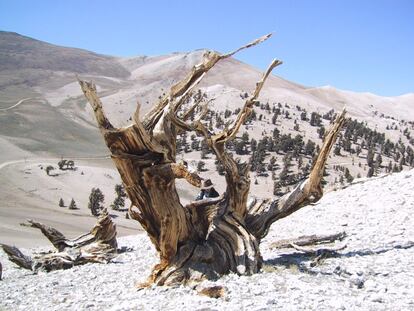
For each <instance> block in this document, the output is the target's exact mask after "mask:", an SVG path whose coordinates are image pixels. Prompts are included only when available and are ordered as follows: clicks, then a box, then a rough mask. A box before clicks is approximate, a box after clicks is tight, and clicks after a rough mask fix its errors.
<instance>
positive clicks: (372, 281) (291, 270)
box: [0, 170, 414, 311]
mask: <svg viewBox="0 0 414 311" xmlns="http://www.w3.org/2000/svg"><path fill="white" fill-rule="evenodd" d="M413 191H414V171H413V170H411V171H409V172H403V173H399V174H394V175H392V176H388V177H386V178H378V179H376V180H370V181H365V182H364V183H359V184H356V185H352V186H350V187H349V188H347V189H345V190H341V191H336V192H331V193H328V194H326V195H325V196H324V197H323V198H322V199H321V201H319V202H318V203H317V204H316V205H314V206H308V207H305V208H303V209H301V210H300V211H298V212H297V213H295V214H293V215H291V216H289V217H286V218H284V219H282V220H280V221H278V222H276V223H275V224H274V225H273V226H272V227H271V229H270V232H269V235H268V236H267V237H266V239H265V240H264V241H263V243H262V244H261V252H262V255H263V258H264V266H263V269H262V271H261V272H260V273H258V274H255V275H252V276H243V277H240V276H238V275H236V274H230V275H227V276H224V277H222V278H220V279H219V280H217V281H215V282H206V283H204V284H202V286H215V285H217V286H224V287H225V288H226V297H224V298H219V299H212V298H208V297H206V296H201V295H197V292H196V290H193V289H192V288H190V286H181V287H175V288H173V287H163V286H156V287H147V288H145V289H142V290H140V291H137V290H136V288H135V287H134V284H136V283H139V282H141V281H145V280H146V278H147V276H148V274H149V272H150V270H151V267H152V266H153V265H154V264H156V263H157V262H158V261H159V258H157V254H156V252H155V249H154V247H153V245H152V244H151V242H150V241H149V239H148V237H147V236H146V235H145V234H140V235H135V236H130V237H126V238H120V239H119V246H120V247H123V246H127V247H129V248H130V250H128V251H127V252H125V253H122V254H119V255H118V256H117V257H116V259H115V260H114V262H112V263H109V264H106V265H104V264H88V265H84V266H78V267H74V268H72V269H68V270H60V271H54V272H53V273H41V274H32V273H27V272H26V271H23V270H22V269H19V268H16V266H15V265H14V264H12V263H11V262H9V261H8V260H7V258H6V256H5V254H4V253H3V252H0V260H1V262H2V264H3V281H1V282H0V306H1V307H3V308H5V309H6V310H73V309H74V308H76V309H82V310H83V309H88V310H120V311H121V310H131V309H132V310H226V311H228V310H277V309H286V306H289V308H288V309H289V310H309V309H311V310H345V309H350V310H411V309H412V305H413V303H414V300H413V295H412V292H413V284H414V266H413V265H412V258H413V256H414V240H413V239H414V231H413V228H414V218H413V217H411V215H412V208H413V207H414V197H413V196H412V193H413ZM27 230H35V229H31V228H28V229H27ZM342 231H345V232H346V233H347V238H346V239H345V240H344V241H343V242H338V244H336V245H330V246H328V247H334V246H339V245H344V244H346V248H345V249H343V250H341V251H339V254H337V255H336V256H333V257H329V256H328V258H325V259H324V260H321V261H320V262H319V264H317V265H316V266H312V262H313V260H314V257H313V256H306V255H305V254H303V253H301V252H298V251H295V250H292V249H272V247H271V244H272V242H275V241H277V240H280V239H285V238H294V237H298V236H301V235H311V234H333V233H338V232H342ZM319 247H323V246H317V248H319ZM42 250H45V249H44V248H43V249H42ZM24 252H25V253H26V254H29V253H30V252H29V251H28V250H27V251H26V250H24ZM97 288H99V290H96V289H97ZM51 289H53V290H51Z"/></svg>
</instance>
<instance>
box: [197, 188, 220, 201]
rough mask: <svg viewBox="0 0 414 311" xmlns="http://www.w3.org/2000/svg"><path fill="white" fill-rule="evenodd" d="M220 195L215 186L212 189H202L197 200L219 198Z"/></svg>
mask: <svg viewBox="0 0 414 311" xmlns="http://www.w3.org/2000/svg"><path fill="white" fill-rule="evenodd" d="M219 196H220V194H219V193H218V192H217V191H216V189H214V188H213V187H212V188H210V189H201V191H200V193H199V194H198V196H197V198H196V201H200V200H205V199H209V198H217V197H219Z"/></svg>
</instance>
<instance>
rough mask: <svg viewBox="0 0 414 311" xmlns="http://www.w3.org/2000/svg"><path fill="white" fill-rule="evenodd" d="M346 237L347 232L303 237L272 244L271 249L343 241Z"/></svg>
mask: <svg viewBox="0 0 414 311" xmlns="http://www.w3.org/2000/svg"><path fill="white" fill-rule="evenodd" d="M345 237H346V233H345V232H339V233H335V234H326V235H316V234H313V235H303V236H300V237H298V238H295V239H285V240H279V241H276V242H273V243H272V244H270V248H271V249H281V248H291V247H293V246H292V245H297V246H309V245H319V244H326V243H332V242H335V241H342V240H343V239H344V238H345Z"/></svg>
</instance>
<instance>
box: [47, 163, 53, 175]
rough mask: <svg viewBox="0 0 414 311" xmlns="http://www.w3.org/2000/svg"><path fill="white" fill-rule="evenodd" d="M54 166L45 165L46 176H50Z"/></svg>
mask: <svg viewBox="0 0 414 311" xmlns="http://www.w3.org/2000/svg"><path fill="white" fill-rule="evenodd" d="M54 169H55V168H54V167H53V166H52V165H48V166H47V167H46V174H47V176H50V172H51V171H53V170H54Z"/></svg>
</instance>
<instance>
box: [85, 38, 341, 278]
mask: <svg viewBox="0 0 414 311" xmlns="http://www.w3.org/2000/svg"><path fill="white" fill-rule="evenodd" d="M269 37H270V35H267V36H264V37H262V38H259V39H258V40H255V41H253V42H252V43H250V44H248V45H246V46H243V47H242V48H240V49H237V50H236V51H234V52H231V53H228V54H224V55H220V54H218V53H216V52H208V53H206V54H205V55H204V58H203V61H202V63H201V64H199V65H197V66H195V67H194V68H193V69H192V71H191V72H190V73H189V74H188V75H187V76H186V77H185V78H184V79H183V80H182V81H180V82H179V83H177V84H176V85H174V86H173V87H172V88H171V90H170V92H169V94H167V95H166V96H165V97H164V98H162V99H161V100H160V102H159V103H157V104H156V105H154V108H153V109H152V110H151V111H150V112H149V113H148V114H147V115H146V116H144V118H143V119H142V120H141V119H140V116H139V105H138V107H137V110H136V113H135V115H134V123H133V124H132V125H130V126H127V127H124V128H114V126H113V125H112V124H111V123H110V121H109V120H108V118H107V117H106V116H105V113H104V111H103V109H102V103H101V101H100V99H99V97H98V95H97V92H96V87H95V85H94V84H93V83H91V82H86V81H81V80H80V81H79V84H80V86H81V89H82V91H83V93H84V94H85V96H86V98H87V100H88V101H89V103H90V104H91V106H92V108H93V111H94V113H95V117H96V120H97V123H98V126H99V128H100V130H101V133H102V136H103V138H104V141H105V143H106V145H107V146H108V148H109V150H110V151H111V154H112V159H113V161H114V163H115V166H116V167H117V169H118V171H119V173H120V175H121V178H122V181H123V183H124V186H125V189H126V192H127V194H128V196H129V198H130V200H131V202H132V205H131V207H130V209H129V214H130V216H131V218H133V219H135V220H137V221H139V222H140V224H141V225H142V227H143V228H144V230H145V231H146V232H147V233H148V235H149V237H150V239H151V241H152V243H153V244H154V246H155V248H156V249H157V251H158V253H159V256H160V263H159V264H157V265H156V266H155V267H154V268H153V271H152V273H151V275H150V277H149V279H148V282H147V283H146V284H143V285H149V284H153V283H155V284H158V285H164V284H166V285H168V284H176V283H187V284H192V283H193V282H194V283H197V282H199V281H200V280H202V279H205V278H208V279H212V278H216V277H218V276H220V275H222V274H225V273H228V272H235V273H238V274H252V273H256V272H258V271H259V270H260V267H261V264H262V258H261V255H260V249H259V243H260V240H261V238H262V237H264V236H265V235H266V233H267V231H268V229H269V227H270V225H271V224H272V223H273V222H274V221H276V220H278V219H280V218H282V217H286V216H288V215H289V214H291V213H293V212H294V211H296V210H298V209H299V208H300V207H302V206H304V205H306V204H308V203H311V202H315V201H316V200H318V199H319V198H320V197H321V196H322V190H321V187H320V181H321V177H322V173H321V171H322V170H323V167H324V165H325V162H326V159H327V156H328V154H329V151H330V149H331V147H332V145H333V143H334V142H335V137H336V135H337V133H338V131H339V129H340V127H341V125H342V123H343V120H344V113H343V114H342V115H341V116H340V117H339V118H338V120H337V121H336V122H335V125H334V127H333V129H332V130H331V132H329V133H328V135H327V138H326V139H325V143H324V145H323V147H322V148H321V153H320V155H319V157H318V160H317V161H316V162H315V166H314V168H313V170H312V172H311V174H310V176H309V178H308V179H307V180H306V181H305V182H303V183H301V185H300V186H298V187H297V188H296V189H295V190H293V191H292V192H291V193H290V194H288V195H286V196H285V197H284V198H282V199H281V200H276V201H271V200H267V201H265V202H256V204H253V205H251V206H249V207H248V206H247V199H248V194H249V188H250V179H249V170H248V165H247V164H246V163H241V162H239V161H236V160H235V159H233V157H232V156H231V154H229V153H227V152H226V150H225V143H226V142H227V141H229V140H231V139H233V138H234V137H235V136H236V134H237V132H238V130H239V128H240V126H241V125H242V124H243V123H244V122H245V121H246V119H247V118H248V117H249V115H250V113H251V111H252V110H253V106H254V103H255V102H256V101H257V98H258V96H259V94H260V91H261V89H262V87H263V85H264V83H265V81H266V79H267V77H268V76H269V75H270V73H271V71H272V70H273V68H275V67H276V66H278V65H280V64H281V63H282V62H280V61H278V60H274V61H273V62H272V63H271V64H270V66H269V68H268V70H267V71H266V72H265V73H264V75H263V77H262V79H261V80H260V81H259V82H257V83H256V88H255V90H254V91H253V93H252V95H251V96H250V97H249V98H248V99H247V100H246V102H245V104H244V107H243V109H241V111H240V113H239V115H238V116H237V118H236V120H235V122H234V123H233V125H232V126H229V127H228V128H226V129H225V130H224V131H222V132H221V133H211V132H209V131H208V130H207V128H206V127H205V126H204V124H203V123H202V122H201V118H200V117H199V118H198V119H196V120H195V121H193V122H191V123H188V122H186V121H187V117H188V116H189V115H190V113H191V112H192V111H193V110H194V107H195V106H196V105H199V104H200V102H199V101H196V102H195V103H194V104H193V107H191V108H190V109H189V110H187V112H184V113H182V114H181V115H180V116H179V112H180V111H181V110H182V108H183V104H184V103H185V102H187V101H188V99H189V98H190V97H191V96H190V95H191V92H192V90H193V89H194V88H195V87H196V86H197V84H198V83H199V82H200V81H201V79H202V78H203V77H204V76H205V75H206V73H207V72H208V71H209V70H210V69H211V68H213V66H214V65H215V64H216V63H217V62H218V61H220V60H222V59H224V58H227V57H230V56H232V55H233V54H234V53H236V52H237V51H239V50H241V49H244V48H247V47H250V46H253V45H256V44H258V43H260V42H262V41H264V40H266V39H267V38H269ZM179 131H195V132H197V133H198V134H200V135H203V136H204V137H205V139H206V141H207V144H208V146H209V148H210V149H211V150H212V151H213V152H214V153H215V155H216V157H217V159H218V160H219V161H220V162H221V164H222V165H223V167H224V170H225V172H226V174H225V177H226V183H227V187H226V190H225V192H224V193H223V195H222V196H221V197H219V198H217V199H214V200H203V201H197V202H192V203H190V204H188V205H185V206H184V205H182V204H181V202H180V199H179V196H178V194H177V190H176V186H175V179H176V178H184V179H185V180H186V181H187V182H188V183H190V184H191V185H193V186H196V187H199V186H200V185H201V182H202V180H203V179H202V178H201V177H200V176H198V175H197V174H195V173H190V172H189V171H188V170H187V167H186V166H185V165H184V164H180V163H177V162H176V138H177V133H178V132H179Z"/></svg>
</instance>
